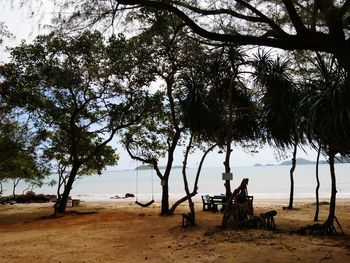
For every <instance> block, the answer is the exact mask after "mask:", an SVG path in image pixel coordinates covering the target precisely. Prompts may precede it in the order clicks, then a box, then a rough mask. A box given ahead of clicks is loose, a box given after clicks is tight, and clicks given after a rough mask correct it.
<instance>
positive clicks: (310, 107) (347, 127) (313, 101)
mask: <svg viewBox="0 0 350 263" xmlns="http://www.w3.org/2000/svg"><path fill="white" fill-rule="evenodd" d="M312 61H313V65H314V69H315V70H314V71H313V74H310V76H309V78H308V79H307V80H306V82H305V87H306V91H305V92H306V93H305V96H304V98H303V99H302V100H301V102H300V114H301V115H302V116H304V118H305V133H306V135H307V137H308V138H309V140H310V142H312V141H314V142H316V144H315V145H316V147H317V146H320V147H321V151H322V152H323V154H324V155H326V156H328V163H329V167H330V175H331V198H330V206H329V213H328V218H327V220H326V221H325V222H324V223H323V224H321V225H317V226H312V227H311V228H306V229H305V231H308V230H311V231H312V232H318V233H325V234H331V233H336V232H337V230H336V226H339V227H340V224H339V222H338V220H337V217H336V214H335V208H336V194H337V188H336V174H335V166H334V163H335V158H336V155H337V154H340V155H342V156H348V155H349V154H350V145H349V132H350V118H349V116H350V107H349V103H348V102H349V101H350V97H349V96H350V93H349V91H350V87H349V85H350V78H349V73H348V72H347V71H346V70H345V69H343V68H342V67H341V66H340V65H339V63H338V62H337V60H336V58H335V57H334V56H327V55H322V54H319V53H317V54H316V55H315V57H313V59H312ZM340 230H341V227H340ZM341 231H342V230H341Z"/></svg>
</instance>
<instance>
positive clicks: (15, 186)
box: [12, 178, 21, 198]
mask: <svg viewBox="0 0 350 263" xmlns="http://www.w3.org/2000/svg"><path fill="white" fill-rule="evenodd" d="M20 180H21V178H18V179H13V188H12V194H13V198H16V188H17V185H18V183H19V181H20Z"/></svg>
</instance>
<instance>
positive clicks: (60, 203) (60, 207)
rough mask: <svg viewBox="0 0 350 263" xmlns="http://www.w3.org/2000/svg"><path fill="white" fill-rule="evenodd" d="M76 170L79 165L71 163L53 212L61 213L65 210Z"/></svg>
mask: <svg viewBox="0 0 350 263" xmlns="http://www.w3.org/2000/svg"><path fill="white" fill-rule="evenodd" d="M78 170H79V166H77V165H73V167H72V170H71V171H70V174H69V178H68V181H67V184H66V185H65V186H64V191H63V194H62V196H61V198H59V199H58V200H57V203H56V204H55V214H61V213H65V212H66V206H67V202H68V197H69V194H70V191H71V190H72V186H73V183H74V180H75V178H76V176H77V174H78Z"/></svg>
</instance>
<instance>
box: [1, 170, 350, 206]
mask: <svg viewBox="0 0 350 263" xmlns="http://www.w3.org/2000/svg"><path fill="white" fill-rule="evenodd" d="M223 169H224V168H223V167H222V168H203V169H202V172H201V175H200V179H199V185H198V186H199V188H198V192H199V195H198V196H197V198H200V194H220V193H224V192H225V189H224V185H223V181H222V179H221V174H222V172H223ZM289 169H290V166H288V165H286V166H259V167H233V168H232V172H233V181H232V189H234V188H236V187H237V186H238V185H239V184H240V182H241V181H242V179H243V178H249V185H248V192H249V194H250V195H254V198H255V199H288V198H289V188H290V179H289ZM335 169H336V176H337V190H338V194H337V197H338V198H350V176H349V173H350V164H336V167H335ZM187 174H188V180H189V183H190V189H192V188H193V182H194V177H195V174H196V169H194V168H189V169H188V170H187ZM319 176H320V182H321V187H320V197H321V198H329V196H330V174H329V166H328V165H327V164H322V165H320V166H319ZM137 177H138V181H137V180H136V178H137ZM53 178H55V176H53ZM152 178H153V180H152ZM152 181H153V183H152ZM137 182H138V184H137ZM294 182H295V198H313V197H314V196H315V186H316V179H315V165H298V166H297V167H296V170H295V173H294ZM152 187H153V195H154V199H155V200H156V201H159V200H160V198H161V185H160V180H159V178H158V177H157V176H156V174H155V172H154V171H152V170H139V171H138V172H137V171H135V170H126V171H120V170H116V171H113V170H109V171H105V172H103V174H102V175H101V176H98V175H92V176H88V177H83V178H82V179H79V180H77V181H76V182H75V184H74V186H73V190H72V192H71V196H72V197H73V198H80V199H82V200H86V201H107V200H110V198H111V197H113V196H116V195H118V196H124V195H125V193H133V194H136V193H137V192H138V199H139V200H141V201H148V200H150V199H151V198H152ZM4 188H5V189H6V191H5V192H4V195H9V194H11V193H12V188H11V184H9V183H7V184H5V185H4ZM23 188H24V185H23V184H19V185H18V187H17V189H18V190H17V191H16V192H17V193H18V194H19V193H22V191H23ZM137 188H138V191H137ZM169 188H170V198H174V199H177V198H178V197H181V196H183V195H184V193H185V191H184V186H183V179H182V174H181V169H173V171H172V173H171V176H170V181H169ZM34 191H35V192H36V193H44V194H55V193H56V187H55V186H54V187H49V186H46V185H45V186H43V187H42V188H37V189H35V190H34Z"/></svg>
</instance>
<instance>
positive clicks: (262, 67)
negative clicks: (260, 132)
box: [254, 53, 301, 149]
mask: <svg viewBox="0 0 350 263" xmlns="http://www.w3.org/2000/svg"><path fill="white" fill-rule="evenodd" d="M290 64H291V62H290V61H289V60H284V61H283V60H281V59H280V57H277V58H276V59H275V60H274V59H272V58H271V57H270V55H269V54H268V53H258V54H257V55H256V58H255V62H254V67H255V83H257V84H258V85H260V86H261V87H262V100H261V103H262V106H263V112H264V118H263V120H264V121H265V123H264V127H265V130H266V135H267V139H268V140H269V141H270V142H274V143H275V145H276V146H277V147H280V148H282V149H283V148H285V147H288V146H291V145H293V144H294V143H295V139H296V138H298V140H299V141H300V140H301V137H296V135H297V134H298V131H297V130H298V126H299V117H298V116H297V107H298V103H299V100H300V98H301V94H300V91H299V89H298V88H297V85H296V84H295V83H294V81H293V79H292V78H291V77H290V73H291V72H290V71H289V68H290Z"/></svg>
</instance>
